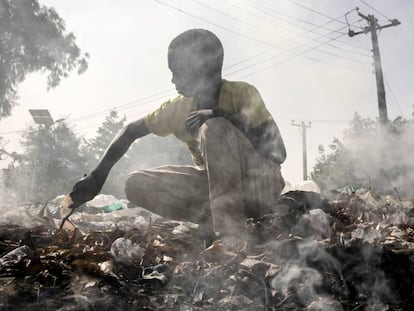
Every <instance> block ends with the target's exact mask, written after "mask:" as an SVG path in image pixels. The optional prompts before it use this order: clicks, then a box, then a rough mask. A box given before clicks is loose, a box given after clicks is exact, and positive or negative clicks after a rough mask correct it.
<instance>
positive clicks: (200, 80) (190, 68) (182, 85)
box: [168, 52, 208, 97]
mask: <svg viewBox="0 0 414 311" xmlns="http://www.w3.org/2000/svg"><path fill="white" fill-rule="evenodd" d="M170 53H171V52H170ZM168 67H169V68H170V70H171V72H172V79H171V82H172V83H174V85H175V89H176V90H177V92H178V93H180V94H182V95H184V96H186V97H193V96H195V95H197V94H199V93H200V92H203V90H204V89H205V88H206V86H207V85H208V77H207V75H206V73H205V70H203V67H204V66H203V64H201V63H200V61H195V60H194V58H193V57H191V56H189V55H185V53H182V54H179V53H178V52H176V53H174V54H170V55H169V57H168Z"/></svg>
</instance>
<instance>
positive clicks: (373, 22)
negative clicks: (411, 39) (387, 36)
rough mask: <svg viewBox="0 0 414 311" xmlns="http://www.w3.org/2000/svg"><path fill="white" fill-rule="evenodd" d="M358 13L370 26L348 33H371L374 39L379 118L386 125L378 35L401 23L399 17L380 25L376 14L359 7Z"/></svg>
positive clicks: (385, 104)
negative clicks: (378, 32)
mask: <svg viewBox="0 0 414 311" xmlns="http://www.w3.org/2000/svg"><path fill="white" fill-rule="evenodd" d="M357 12H358V15H359V16H361V17H362V18H363V19H365V20H366V21H367V22H368V26H367V27H364V29H363V30H362V31H358V32H355V31H352V30H349V32H348V35H349V36H350V37H353V36H356V35H359V34H362V33H364V34H367V33H369V32H370V33H371V41H372V52H373V56H374V68H375V78H376V81H377V97H378V109H379V119H380V124H381V125H385V124H387V122H388V112H387V103H386V101H385V88H384V77H383V74H382V65H381V55H380V51H379V45H378V35H377V31H378V30H381V29H383V28H387V27H392V26H397V25H400V24H401V23H400V22H399V21H398V20H397V19H393V20H392V21H391V23H390V24H387V25H384V26H380V25H379V24H378V20H377V19H376V18H375V16H374V15H371V14H368V15H364V14H362V13H361V12H359V10H358V8H357Z"/></svg>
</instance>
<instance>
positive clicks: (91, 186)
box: [69, 174, 104, 207]
mask: <svg viewBox="0 0 414 311" xmlns="http://www.w3.org/2000/svg"><path fill="white" fill-rule="evenodd" d="M103 183H104V182H102V181H100V180H99V179H98V178H96V177H95V176H94V175H93V174H90V175H85V176H84V177H83V178H82V179H80V180H79V181H78V182H77V183H76V184H75V185H74V186H73V189H72V192H71V193H69V196H70V197H71V199H72V201H73V203H72V206H74V207H78V206H80V205H82V204H83V203H85V202H88V201H90V200H92V199H93V198H94V197H95V196H96V195H97V194H98V193H99V191H101V189H102V186H103Z"/></svg>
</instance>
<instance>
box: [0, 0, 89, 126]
mask: <svg viewBox="0 0 414 311" xmlns="http://www.w3.org/2000/svg"><path fill="white" fill-rule="evenodd" d="M87 57H88V54H84V55H83V54H82V53H81V51H80V49H79V47H78V46H77V45H76V43H75V36H74V35H73V34H72V33H66V29H65V23H64V21H63V20H62V18H61V17H60V16H59V15H58V14H57V12H56V11H55V10H54V9H53V8H47V7H45V6H42V5H40V4H39V3H38V1H37V0H18V1H14V0H0V119H1V118H2V117H6V116H9V115H10V114H11V110H12V107H13V106H14V105H15V104H16V101H17V90H16V88H17V86H18V84H19V83H21V82H22V81H24V79H25V77H26V75H27V74H29V73H32V72H38V71H40V72H43V73H47V74H48V76H47V85H48V88H53V87H56V86H57V85H58V84H59V83H60V81H61V79H62V78H64V77H67V76H68V74H69V72H71V71H72V70H74V69H77V72H78V73H82V72H84V71H85V70H86V68H87V60H86V59H87Z"/></svg>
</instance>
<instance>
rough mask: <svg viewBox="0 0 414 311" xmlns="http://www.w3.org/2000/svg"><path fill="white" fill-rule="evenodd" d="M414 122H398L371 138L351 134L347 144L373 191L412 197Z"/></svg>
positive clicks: (413, 179)
mask: <svg viewBox="0 0 414 311" xmlns="http://www.w3.org/2000/svg"><path fill="white" fill-rule="evenodd" d="M413 133H414V123H413V122H404V123H403V122H400V121H398V120H397V121H395V122H394V123H392V124H391V125H389V126H388V127H387V128H381V129H379V130H378V131H376V132H374V133H372V134H371V135H361V136H355V135H352V136H350V137H348V139H347V140H345V142H346V146H347V148H348V149H349V150H350V151H351V153H352V154H353V155H354V158H355V167H356V169H357V171H358V172H359V175H360V176H361V177H363V176H364V175H365V179H366V180H367V179H368V180H367V182H368V183H369V186H371V187H372V188H373V190H374V191H375V190H377V191H378V190H379V191H385V192H393V193H395V192H394V188H395V189H397V190H398V191H399V192H400V193H401V194H402V195H404V196H413V195H414V193H413V189H414V162H413V161H412V154H413V152H414V134H413Z"/></svg>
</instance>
